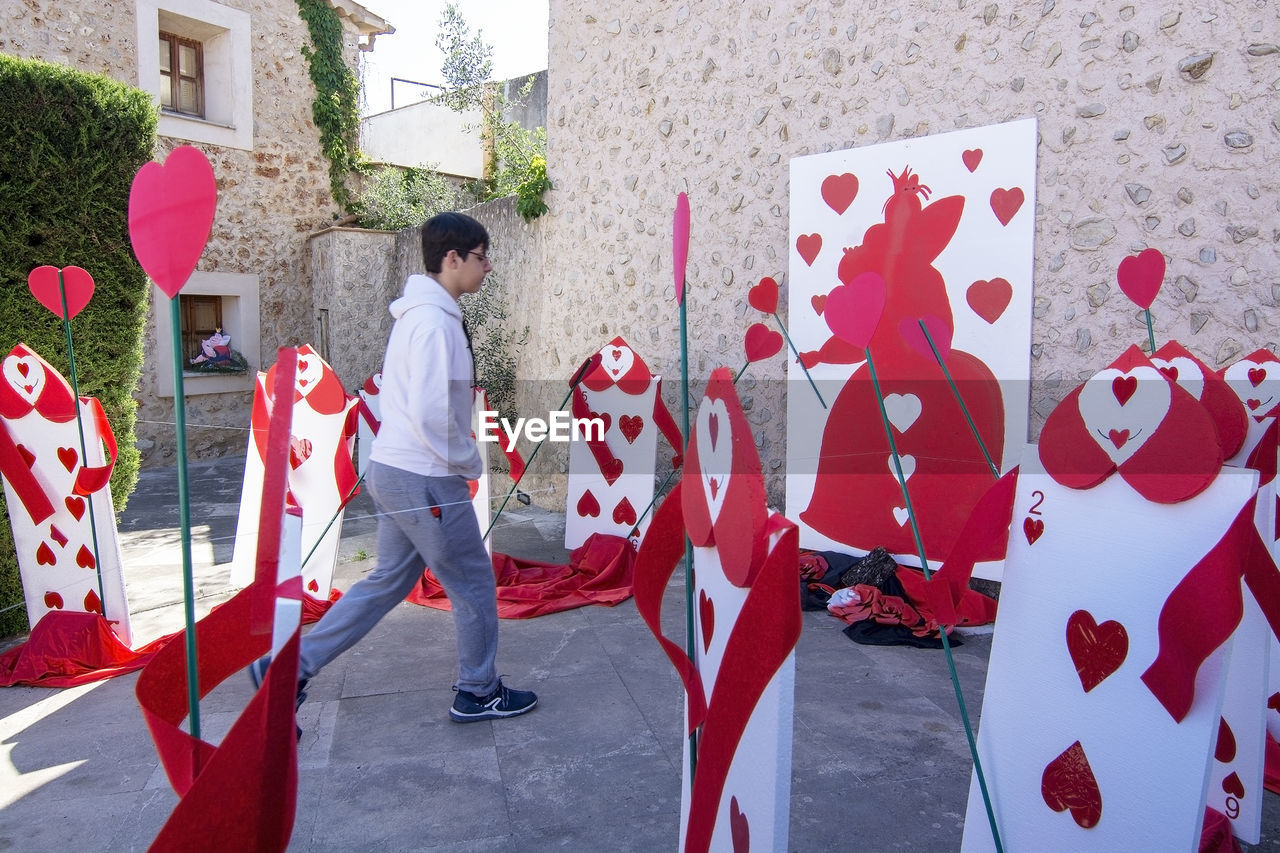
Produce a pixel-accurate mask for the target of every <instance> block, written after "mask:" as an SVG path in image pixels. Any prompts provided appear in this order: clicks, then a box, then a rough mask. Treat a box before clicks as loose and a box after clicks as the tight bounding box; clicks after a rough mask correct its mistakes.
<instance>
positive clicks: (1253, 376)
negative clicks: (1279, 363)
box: [1248, 367, 1267, 388]
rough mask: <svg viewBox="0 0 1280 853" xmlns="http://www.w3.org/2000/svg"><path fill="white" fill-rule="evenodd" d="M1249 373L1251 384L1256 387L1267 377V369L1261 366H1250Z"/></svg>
mask: <svg viewBox="0 0 1280 853" xmlns="http://www.w3.org/2000/svg"><path fill="white" fill-rule="evenodd" d="M1248 375H1249V384H1250V385H1251V386H1253V387H1254V388H1257V387H1258V386H1259V385H1261V384H1262V381H1263V380H1264V379H1266V378H1267V371H1266V370H1265V369H1264V368H1261V367H1251V368H1249V374H1248Z"/></svg>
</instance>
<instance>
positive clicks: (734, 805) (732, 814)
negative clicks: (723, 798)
mask: <svg viewBox="0 0 1280 853" xmlns="http://www.w3.org/2000/svg"><path fill="white" fill-rule="evenodd" d="M729 834H730V836H732V838H733V853H750V850H751V822H750V821H748V820H747V816H746V815H745V814H744V813H743V812H742V810H741V809H739V808H738V798H737V797H733V798H731V799H730V800H729Z"/></svg>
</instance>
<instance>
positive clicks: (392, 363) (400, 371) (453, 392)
mask: <svg viewBox="0 0 1280 853" xmlns="http://www.w3.org/2000/svg"><path fill="white" fill-rule="evenodd" d="M390 311H391V316H392V317H394V318H395V325H394V326H392V327H391V338H390V339H389V340H388V341H387V354H386V356H385V357H384V358H383V360H382V388H381V390H380V392H379V394H378V396H379V401H380V404H381V414H382V424H381V426H380V427H379V429H378V437H377V438H376V439H374V442H373V450H372V452H371V453H370V454H369V458H370V459H372V460H373V461H375V462H380V463H382V464H384V465H390V466H392V467H393V468H399V469H401V470H403V471H410V472H412V473H414V474H421V475H423V476H425V477H445V476H450V475H460V476H462V477H465V478H467V479H468V480H474V479H476V478H477V477H479V476H480V474H481V462H480V451H479V450H478V449H477V447H476V442H475V439H474V438H472V437H471V405H472V404H471V393H472V392H471V381H472V378H473V376H472V361H471V352H470V351H469V350H468V349H467V338H466V335H465V334H464V333H463V331H462V311H461V310H460V309H459V308H458V303H457V302H456V301H454V299H453V297H452V296H450V295H449V294H448V292H447V291H445V289H444V287H442V286H441V285H440V283H439V282H438V281H436V280H435V279H434V278H432V277H431V276H429V275H411V276H409V278H408V280H407V281H405V283H404V296H402V297H400V298H399V299H397V300H395V301H394V302H392V303H391V306H390Z"/></svg>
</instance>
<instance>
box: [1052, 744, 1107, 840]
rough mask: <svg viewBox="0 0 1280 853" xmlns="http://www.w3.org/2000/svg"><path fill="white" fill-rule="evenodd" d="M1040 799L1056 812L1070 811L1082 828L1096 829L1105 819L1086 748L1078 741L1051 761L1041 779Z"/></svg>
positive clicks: (1100, 793)
mask: <svg viewBox="0 0 1280 853" xmlns="http://www.w3.org/2000/svg"><path fill="white" fill-rule="evenodd" d="M1040 796H1042V797H1043V798H1044V802H1045V805H1047V806H1048V807H1049V808H1051V809H1053V810H1054V811H1055V812H1062V811H1067V810H1070V811H1071V819H1072V820H1074V821H1075V822H1076V824H1077V825H1078V826H1079V827H1080V828H1081V829H1088V828H1089V827H1091V826H1097V825H1098V821H1099V820H1100V819H1101V818H1102V792H1101V791H1100V790H1098V780H1097V778H1096V777H1094V775H1093V768H1092V767H1090V766H1089V759H1088V757H1086V756H1085V754H1084V747H1083V746H1081V745H1080V741H1076V742H1075V743H1073V744H1071V746H1069V747H1067V748H1066V749H1065V750H1064V751H1063V752H1062V754H1061V755H1059V756H1058V757H1057V758H1055V759H1053V761H1050V762H1049V763H1048V764H1047V765H1046V766H1045V768H1044V773H1043V774H1042V775H1041V777H1040Z"/></svg>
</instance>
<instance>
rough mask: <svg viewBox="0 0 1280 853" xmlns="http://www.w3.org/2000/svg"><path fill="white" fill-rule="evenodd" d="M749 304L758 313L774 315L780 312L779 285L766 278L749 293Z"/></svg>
mask: <svg viewBox="0 0 1280 853" xmlns="http://www.w3.org/2000/svg"><path fill="white" fill-rule="evenodd" d="M747 303H748V304H750V305H751V307H752V308H754V309H756V310H757V311H761V312H763V313H765V314H772V313H774V312H775V311H777V310H778V283H777V282H776V281H774V280H773V279H772V278H769V277H768V276H765V277H764V278H762V279H760V283H759V284H757V285H756V286H755V287H753V288H751V289H750V290H748V291H747Z"/></svg>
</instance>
